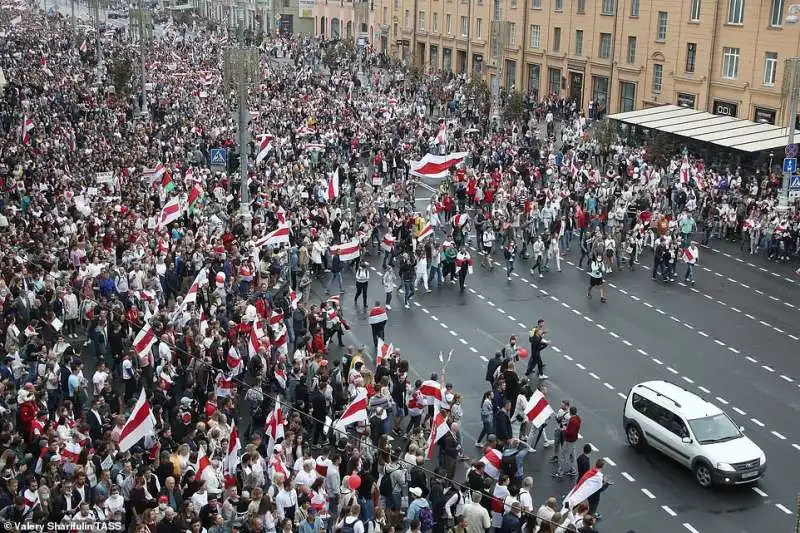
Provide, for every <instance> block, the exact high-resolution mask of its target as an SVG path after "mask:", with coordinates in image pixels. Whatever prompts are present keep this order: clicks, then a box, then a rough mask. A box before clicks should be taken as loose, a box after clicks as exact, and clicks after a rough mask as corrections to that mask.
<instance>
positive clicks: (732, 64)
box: [722, 46, 739, 80]
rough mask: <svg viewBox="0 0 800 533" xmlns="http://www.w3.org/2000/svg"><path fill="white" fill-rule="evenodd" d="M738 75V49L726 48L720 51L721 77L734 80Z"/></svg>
mask: <svg viewBox="0 0 800 533" xmlns="http://www.w3.org/2000/svg"><path fill="white" fill-rule="evenodd" d="M738 75H739V49H738V48H731V47H728V46H726V47H725V48H723V49H722V77H723V78H725V79H726V80H735V79H736V77H737V76H738Z"/></svg>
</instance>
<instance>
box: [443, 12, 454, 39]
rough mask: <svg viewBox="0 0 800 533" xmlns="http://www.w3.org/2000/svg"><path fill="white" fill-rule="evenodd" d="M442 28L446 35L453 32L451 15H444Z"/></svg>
mask: <svg viewBox="0 0 800 533" xmlns="http://www.w3.org/2000/svg"><path fill="white" fill-rule="evenodd" d="M444 29H445V32H447V35H450V34H452V33H453V17H452V16H451V15H449V14H448V15H445V17H444Z"/></svg>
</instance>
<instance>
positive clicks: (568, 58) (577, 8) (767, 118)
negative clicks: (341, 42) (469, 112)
mask: <svg viewBox="0 0 800 533" xmlns="http://www.w3.org/2000/svg"><path fill="white" fill-rule="evenodd" d="M792 1H793V0H715V1H714V0H660V1H653V0H651V1H646V0H472V1H470V0H376V1H375V11H376V14H375V18H376V24H377V25H378V26H379V28H380V29H381V32H382V33H381V35H382V38H383V42H382V44H383V46H384V48H381V47H380V46H379V47H378V48H379V49H385V50H386V51H387V52H388V53H389V54H391V55H393V56H395V57H402V58H405V59H406V60H407V61H409V62H412V61H413V63H414V64H415V65H418V66H422V67H427V68H437V69H447V70H453V71H455V72H466V73H467V74H468V75H470V76H473V75H477V76H482V77H484V79H486V80H487V82H489V83H490V84H491V85H492V86H493V87H501V86H502V87H512V86H513V87H515V88H516V89H517V90H521V91H523V92H530V93H531V94H534V95H536V96H537V97H539V98H541V97H542V96H545V95H547V94H551V93H556V94H558V95H560V96H564V97H566V98H569V99H575V100H576V101H578V102H579V103H580V105H581V107H582V108H583V109H584V110H586V109H587V106H588V103H589V102H590V101H592V100H593V101H595V102H599V103H601V104H602V105H603V106H604V107H605V108H606V111H607V112H611V113H616V112H620V111H628V110H632V109H639V108H642V107H648V106H653V105H660V104H665V103H673V104H678V105H682V106H687V107H693V108H695V109H698V110H704V111H709V112H712V113H716V114H725V115H731V116H736V117H739V118H745V119H749V120H755V121H760V122H768V123H776V122H777V123H778V124H781V123H785V122H786V121H788V111H782V110H784V109H788V103H787V102H786V99H785V98H783V97H782V79H783V70H784V60H785V59H787V58H790V57H796V56H800V24H787V23H786V17H787V13H788V11H789V9H790V6H791V2H792ZM796 1H798V2H800V0H796ZM377 44H378V43H376V45H377Z"/></svg>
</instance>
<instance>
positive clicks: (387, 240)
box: [381, 233, 395, 252]
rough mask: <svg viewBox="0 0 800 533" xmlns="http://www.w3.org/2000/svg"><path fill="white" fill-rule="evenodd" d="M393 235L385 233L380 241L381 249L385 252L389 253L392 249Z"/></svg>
mask: <svg viewBox="0 0 800 533" xmlns="http://www.w3.org/2000/svg"><path fill="white" fill-rule="evenodd" d="M394 240H395V239H394V235H392V234H391V233H386V234H385V235H384V236H383V239H382V240H381V249H382V250H383V251H385V252H391V251H392V250H393V249H394Z"/></svg>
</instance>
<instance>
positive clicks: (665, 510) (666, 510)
mask: <svg viewBox="0 0 800 533" xmlns="http://www.w3.org/2000/svg"><path fill="white" fill-rule="evenodd" d="M661 508H662V509H664V512H666V513H667V514H668V515H670V516H678V513H676V512H675V511H673V510H672V509H670V508H669V507H668V506H666V505H662V506H661Z"/></svg>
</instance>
